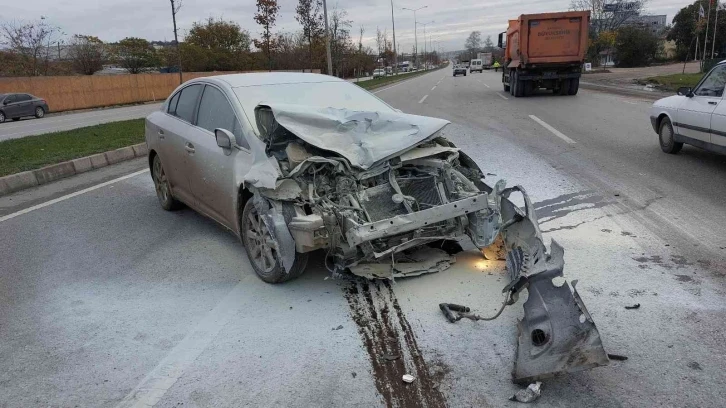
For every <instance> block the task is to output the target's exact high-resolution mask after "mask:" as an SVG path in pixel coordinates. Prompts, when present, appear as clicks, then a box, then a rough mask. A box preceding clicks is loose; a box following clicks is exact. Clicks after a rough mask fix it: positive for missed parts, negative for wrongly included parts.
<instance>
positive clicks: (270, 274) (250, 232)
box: [240, 199, 308, 283]
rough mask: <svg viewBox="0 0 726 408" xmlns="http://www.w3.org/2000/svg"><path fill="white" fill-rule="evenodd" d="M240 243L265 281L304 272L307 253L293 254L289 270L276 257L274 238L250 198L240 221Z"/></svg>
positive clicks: (283, 280)
mask: <svg viewBox="0 0 726 408" xmlns="http://www.w3.org/2000/svg"><path fill="white" fill-rule="evenodd" d="M240 227H241V231H240V233H241V235H242V243H243V244H244V246H245V252H247V256H248V257H249V259H250V264H252V268H253V269H254V270H255V273H256V274H257V276H259V277H260V279H262V280H263V281H265V282H267V283H282V282H287V281H289V280H292V279H295V278H297V277H299V276H300V275H302V274H303V272H305V267H306V266H307V264H308V254H300V253H296V254H295V261H294V262H293V264H292V268H291V269H290V272H286V271H285V268H284V267H283V266H282V265H281V264H280V261H279V260H278V259H277V258H278V256H277V255H278V254H277V250H276V249H275V244H274V238H273V237H272V234H271V233H270V231H269V229H268V228H267V225H266V224H265V221H264V220H263V219H262V216H261V215H260V214H259V213H258V211H257V207H255V204H254V202H253V200H252V199H249V200H247V203H246V204H245V208H244V210H243V211H242V220H241V222H240Z"/></svg>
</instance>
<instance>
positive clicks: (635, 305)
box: [625, 303, 640, 310]
mask: <svg viewBox="0 0 726 408" xmlns="http://www.w3.org/2000/svg"><path fill="white" fill-rule="evenodd" d="M625 308H626V309H628V310H633V309H640V303H636V304H634V305H633V306H625Z"/></svg>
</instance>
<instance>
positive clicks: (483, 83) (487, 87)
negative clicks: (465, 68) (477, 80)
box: [482, 82, 491, 88]
mask: <svg viewBox="0 0 726 408" xmlns="http://www.w3.org/2000/svg"><path fill="white" fill-rule="evenodd" d="M482 84H483V85H484V86H486V87H487V88H491V87H490V86H489V85H487V84H485V83H483V82H482Z"/></svg>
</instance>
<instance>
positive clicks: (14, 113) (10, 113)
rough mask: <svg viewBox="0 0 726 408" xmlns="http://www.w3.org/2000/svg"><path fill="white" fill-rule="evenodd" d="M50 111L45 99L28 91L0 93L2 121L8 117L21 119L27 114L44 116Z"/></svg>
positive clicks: (38, 116) (0, 115)
mask: <svg viewBox="0 0 726 408" xmlns="http://www.w3.org/2000/svg"><path fill="white" fill-rule="evenodd" d="M46 112H48V103H47V102H46V101H45V99H42V98H38V97H37V96H33V95H31V94H26V93H7V94H0V123H3V122H5V121H6V120H7V119H12V120H20V118H22V117H25V116H35V117H36V118H42V117H43V116H45V114H46Z"/></svg>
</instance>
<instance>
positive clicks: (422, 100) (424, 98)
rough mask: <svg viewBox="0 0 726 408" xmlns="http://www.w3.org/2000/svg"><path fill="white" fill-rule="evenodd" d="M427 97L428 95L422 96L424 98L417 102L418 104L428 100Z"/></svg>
mask: <svg viewBox="0 0 726 408" xmlns="http://www.w3.org/2000/svg"><path fill="white" fill-rule="evenodd" d="M428 97H429V96H428V95H424V97H423V98H421V100H420V101H418V103H423V102H424V101H425V100H426V98H428Z"/></svg>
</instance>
